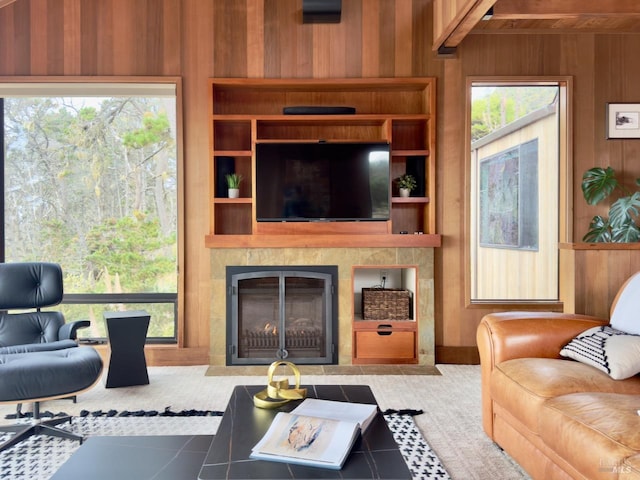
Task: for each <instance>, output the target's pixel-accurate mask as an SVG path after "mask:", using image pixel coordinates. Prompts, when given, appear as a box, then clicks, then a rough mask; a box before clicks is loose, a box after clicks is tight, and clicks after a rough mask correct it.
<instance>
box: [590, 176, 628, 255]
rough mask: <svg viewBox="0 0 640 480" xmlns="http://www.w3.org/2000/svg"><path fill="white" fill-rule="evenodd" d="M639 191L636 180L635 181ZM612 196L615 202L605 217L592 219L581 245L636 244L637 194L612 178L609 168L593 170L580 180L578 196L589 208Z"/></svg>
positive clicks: (598, 216) (597, 216)
mask: <svg viewBox="0 0 640 480" xmlns="http://www.w3.org/2000/svg"><path fill="white" fill-rule="evenodd" d="M636 185H637V186H638V187H640V178H637V179H636ZM614 192H616V193H618V196H617V198H616V199H615V200H614V201H613V202H612V203H611V206H610V207H609V217H608V218H607V217H603V216H600V215H596V216H595V217H593V218H592V219H591V223H590V224H589V231H588V232H587V233H586V234H585V236H584V237H582V240H583V241H585V242H617V243H632V242H637V241H640V227H639V226H638V220H639V218H638V215H639V214H640V191H635V192H631V191H630V190H629V189H628V188H626V187H625V186H624V185H622V184H621V183H620V182H619V181H618V179H617V178H616V172H615V170H614V169H613V168H611V167H607V168H602V167H594V168H591V169H589V170H587V171H586V172H585V173H584V175H583V176H582V193H583V195H584V198H585V200H586V201H587V203H588V204H589V205H597V204H598V203H600V202H602V201H603V200H605V199H607V198H609V196H610V195H611V194H613V193H614Z"/></svg>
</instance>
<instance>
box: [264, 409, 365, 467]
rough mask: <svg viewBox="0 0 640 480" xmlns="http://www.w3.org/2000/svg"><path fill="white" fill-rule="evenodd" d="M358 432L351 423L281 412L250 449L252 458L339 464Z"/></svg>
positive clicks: (355, 425) (328, 464) (354, 424)
mask: <svg viewBox="0 0 640 480" xmlns="http://www.w3.org/2000/svg"><path fill="white" fill-rule="evenodd" d="M358 432H359V426H358V424H356V423H353V422H341V421H337V420H331V419H326V418H317V417H308V416H304V415H293V414H289V413H284V412H280V413H278V414H277V415H276V417H275V418H274V420H273V422H272V423H271V426H270V427H269V430H268V431H267V433H266V434H265V435H264V437H263V438H262V439H261V440H260V442H258V444H257V445H256V446H255V447H254V448H253V453H252V457H254V458H262V459H270V460H279V461H284V462H295V463H305V464H310V465H313V464H315V465H321V464H326V465H327V466H330V465H333V466H338V467H339V466H341V465H342V463H343V462H344V459H345V458H346V456H347V455H348V453H349V452H350V450H351V446H352V444H353V441H354V439H355V437H356V435H357V433H358Z"/></svg>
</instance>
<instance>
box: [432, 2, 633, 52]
mask: <svg viewBox="0 0 640 480" xmlns="http://www.w3.org/2000/svg"><path fill="white" fill-rule="evenodd" d="M434 21H435V22H436V23H435V28H434V44H433V50H437V51H438V52H439V53H441V54H450V53H452V52H455V48H456V47H457V46H458V45H460V43H461V42H462V41H463V40H464V38H465V37H466V36H467V35H474V34H487V33H490V34H499V33H523V34H532V33H536V34H540V33H542V34H554V33H580V32H583V33H598V32H602V33H612V32H617V33H640V0H434Z"/></svg>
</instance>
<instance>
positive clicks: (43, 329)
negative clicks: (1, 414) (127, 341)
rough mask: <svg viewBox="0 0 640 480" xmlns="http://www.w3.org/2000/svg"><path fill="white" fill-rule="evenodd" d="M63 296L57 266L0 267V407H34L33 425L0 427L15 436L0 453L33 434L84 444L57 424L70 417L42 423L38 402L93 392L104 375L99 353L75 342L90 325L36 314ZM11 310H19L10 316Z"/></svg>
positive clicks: (51, 314)
mask: <svg viewBox="0 0 640 480" xmlns="http://www.w3.org/2000/svg"><path fill="white" fill-rule="evenodd" d="M62 295H63V283H62V269H61V268H60V266H59V265H58V264H55V263H41V262H39V263H36V262H24V263H0V310H2V312H1V313H0V403H17V404H21V403H22V402H33V404H34V409H33V423H32V424H26V425H25V424H18V425H12V426H0V432H5V433H6V432H12V433H15V435H13V437H11V438H10V439H9V440H7V441H5V442H4V443H2V444H0V451H3V450H5V449H7V448H9V447H11V446H13V445H15V444H16V443H18V442H19V441H21V440H23V439H25V438H28V437H29V436H31V435H37V434H47V435H54V436H58V437H62V438H69V439H73V440H79V441H80V442H82V437H80V436H77V435H74V434H71V433H70V432H67V431H65V430H62V429H60V428H57V427H56V426H55V425H58V424H61V423H63V422H66V421H68V420H69V421H70V417H62V418H55V419H53V420H46V421H42V420H41V419H40V410H39V408H40V402H41V401H44V400H53V399H57V398H66V397H71V396H75V395H76V394H77V393H80V392H82V391H84V390H87V389H89V388H91V387H92V386H93V385H94V384H95V383H96V382H97V381H98V379H99V378H100V374H101V372H102V358H101V357H100V355H99V354H98V352H97V351H96V350H95V349H94V348H92V347H88V346H86V347H85V346H83V347H78V344H77V343H76V341H75V338H76V332H77V330H78V328H82V327H85V326H88V325H89V322H88V321H80V322H72V323H65V320H64V317H63V315H62V314H61V313H60V312H55V311H48V312H43V311H41V310H40V309H41V308H42V307H50V306H55V305H58V304H59V303H60V302H61V301H62ZM13 309H18V310H21V311H20V312H19V313H11V312H9V310H13ZM24 309H31V310H32V311H29V312H24V311H22V310H24Z"/></svg>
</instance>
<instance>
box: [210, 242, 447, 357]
mask: <svg viewBox="0 0 640 480" xmlns="http://www.w3.org/2000/svg"><path fill="white" fill-rule="evenodd" d="M433 257H434V249H433V248H369V247H363V248H313V249H311V248H218V249H216V248H214V249H211V280H212V281H211V294H210V299H211V317H210V332H209V334H210V351H209V363H210V365H212V366H224V365H225V364H226V353H227V346H226V267H227V266H228V265H240V266H242V265H246V266H273V265H279V266H285V265H336V266H337V267H338V344H339V345H338V364H339V365H352V322H353V307H354V306H353V291H352V288H353V287H352V285H353V283H352V274H353V267H355V266H359V267H361V266H384V267H393V266H396V265H397V266H404V267H406V266H412V267H416V269H417V273H418V280H417V283H418V285H417V289H418V291H417V293H418V297H417V298H418V305H417V312H416V313H417V319H418V320H417V321H418V363H419V364H420V365H434V364H435V338H434V323H435V321H434V267H433Z"/></svg>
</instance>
